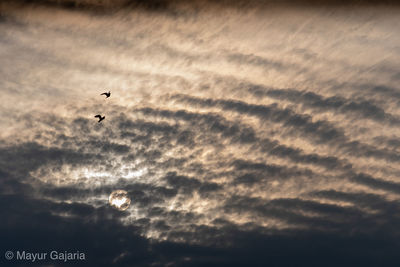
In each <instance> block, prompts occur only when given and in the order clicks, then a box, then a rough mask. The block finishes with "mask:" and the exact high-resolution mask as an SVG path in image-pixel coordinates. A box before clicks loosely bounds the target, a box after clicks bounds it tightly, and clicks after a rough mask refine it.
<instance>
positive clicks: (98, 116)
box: [94, 115, 106, 122]
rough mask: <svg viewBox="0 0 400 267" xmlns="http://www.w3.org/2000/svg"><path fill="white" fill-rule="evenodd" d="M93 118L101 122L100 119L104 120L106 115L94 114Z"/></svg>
mask: <svg viewBox="0 0 400 267" xmlns="http://www.w3.org/2000/svg"><path fill="white" fill-rule="evenodd" d="M94 117H95V118H99V121H98V122H101V121H102V120H104V119H105V118H106V116H103V117H102V116H101V115H96V116H94Z"/></svg>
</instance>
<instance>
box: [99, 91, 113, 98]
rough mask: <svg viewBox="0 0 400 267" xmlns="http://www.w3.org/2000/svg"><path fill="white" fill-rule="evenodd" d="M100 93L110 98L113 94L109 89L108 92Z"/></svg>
mask: <svg viewBox="0 0 400 267" xmlns="http://www.w3.org/2000/svg"><path fill="white" fill-rule="evenodd" d="M100 95H105V96H106V98H109V97H110V95H111V92H110V91H108V92H105V93H102V94H100Z"/></svg>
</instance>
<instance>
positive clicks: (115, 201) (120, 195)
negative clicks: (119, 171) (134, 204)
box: [108, 190, 131, 210]
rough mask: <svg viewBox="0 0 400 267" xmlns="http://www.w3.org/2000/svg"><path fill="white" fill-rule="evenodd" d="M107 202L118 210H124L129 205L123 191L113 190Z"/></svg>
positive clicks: (129, 200) (126, 194)
mask: <svg viewBox="0 0 400 267" xmlns="http://www.w3.org/2000/svg"><path fill="white" fill-rule="evenodd" d="M108 202H109V203H110V205H111V206H112V207H114V208H116V209H118V210H126V209H128V208H129V206H130V204H131V199H130V198H129V196H128V192H126V191H125V190H115V191H113V192H112V193H111V194H110V197H109V198H108Z"/></svg>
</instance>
